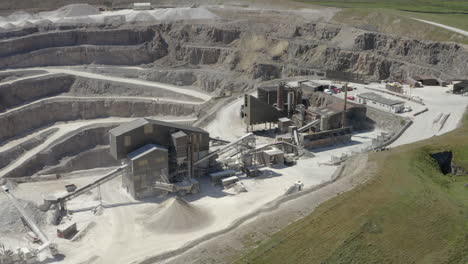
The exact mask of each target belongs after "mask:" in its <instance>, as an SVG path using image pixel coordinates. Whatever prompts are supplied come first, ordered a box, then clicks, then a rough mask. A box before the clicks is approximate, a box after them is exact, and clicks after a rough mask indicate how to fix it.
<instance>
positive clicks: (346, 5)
mask: <svg viewBox="0 0 468 264" xmlns="http://www.w3.org/2000/svg"><path fill="white" fill-rule="evenodd" d="M296 1H300V2H303V3H310V4H314V5H321V6H331V7H339V8H342V10H341V11H340V12H338V13H337V14H336V15H335V17H334V18H333V20H334V21H335V22H339V23H343V24H349V25H353V26H358V27H362V26H366V27H369V26H370V29H372V28H373V29H375V30H378V31H381V32H383V33H387V34H395V35H399V36H406V37H412V38H420V39H426V40H434V41H451V42H457V43H462V44H468V37H466V36H463V35H460V34H456V33H454V32H451V31H449V30H446V29H442V28H439V27H436V26H432V25H428V24H425V23H422V22H418V21H415V20H413V19H412V18H418V19H424V20H429V21H433V22H436V23H440V24H444V25H448V26H452V27H455V28H459V29H462V30H466V31H468V14H462V13H468V1H460V0H455V1H451V0H375V1H370V0H329V1H323V0H322V1H320V0H317V1H316V0H296ZM433 12H439V13H433ZM444 12H445V13H444ZM456 13H458V14H456Z"/></svg>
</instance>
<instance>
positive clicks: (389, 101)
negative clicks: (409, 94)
mask: <svg viewBox="0 0 468 264" xmlns="http://www.w3.org/2000/svg"><path fill="white" fill-rule="evenodd" d="M357 96H358V97H361V98H364V99H367V100H371V101H374V102H377V103H381V104H385V105H396V104H403V103H404V102H403V101H398V100H393V99H389V98H385V97H383V96H381V95H379V94H375V93H362V94H358V95H357Z"/></svg>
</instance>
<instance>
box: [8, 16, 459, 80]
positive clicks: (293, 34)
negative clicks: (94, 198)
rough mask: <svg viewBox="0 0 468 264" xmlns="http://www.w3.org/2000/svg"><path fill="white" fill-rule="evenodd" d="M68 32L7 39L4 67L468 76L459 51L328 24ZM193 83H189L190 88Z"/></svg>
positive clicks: (267, 77)
mask: <svg viewBox="0 0 468 264" xmlns="http://www.w3.org/2000/svg"><path fill="white" fill-rule="evenodd" d="M69 27H70V28H68V30H66V31H64V30H59V31H56V30H55V31H48V30H45V29H44V28H41V30H40V31H38V30H36V31H35V30H29V31H24V30H23V31H21V32H17V33H16V34H13V33H11V34H9V35H8V34H5V33H3V34H2V35H0V38H1V41H0V67H1V68H8V67H32V66H44V65H57V66H58V65H78V64H91V63H95V64H107V65H140V64H148V63H156V64H159V65H163V66H165V67H166V66H168V67H174V66H180V65H185V66H195V67H197V66H203V67H205V66H216V68H217V69H222V70H224V71H226V72H229V71H233V72H236V73H240V74H243V75H245V76H246V77H248V78H254V79H257V78H260V79H263V80H270V79H274V78H279V77H289V76H296V75H304V74H308V73H310V72H311V71H312V72H313V71H316V70H320V71H323V72H326V71H334V72H353V73H356V74H359V75H361V76H362V78H363V79H366V80H381V79H396V80H398V79H404V78H406V77H407V76H411V75H415V74H425V75H434V76H435V77H440V78H445V79H457V78H463V77H466V76H467V75H468V65H467V64H466V61H468V52H467V51H466V50H465V49H464V48H463V47H462V46H460V45H458V44H452V43H439V42H431V41H421V40H415V39H409V38H403V37H396V36H388V35H385V34H381V33H377V32H370V31H365V30H361V29H353V30H349V29H348V28H342V27H340V26H337V25H331V24H324V23H304V24H292V25H291V24H281V23H279V24H276V25H271V24H269V23H266V22H265V23H254V24H249V23H247V22H232V23H229V24H223V23H217V24H193V25H189V24H185V23H183V22H174V23H166V24H157V25H135V26H133V27H131V28H128V26H127V28H118V27H117V28H112V29H100V28H93V27H86V28H80V27H78V26H76V25H75V26H69ZM122 27H125V26H122ZM55 29H57V28H55ZM192 80H193V78H186V81H185V83H189V82H190V81H192Z"/></svg>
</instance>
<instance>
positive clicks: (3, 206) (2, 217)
mask: <svg viewBox="0 0 468 264" xmlns="http://www.w3.org/2000/svg"><path fill="white" fill-rule="evenodd" d="M18 201H19V202H20V203H21V204H22V205H23V207H24V209H25V211H26V212H27V213H28V214H29V216H30V217H31V218H32V219H33V221H34V222H35V223H36V224H37V225H39V226H42V225H44V224H46V222H47V213H46V212H42V211H41V210H39V208H38V207H37V206H36V205H35V204H34V203H33V202H31V201H24V200H18ZM0 212H1V213H0V233H4V234H8V233H20V232H26V231H29V228H28V227H27V226H25V225H24V224H23V221H22V220H21V214H20V212H19V211H18V210H17V209H16V207H15V206H14V205H13V204H12V203H11V202H10V201H9V200H4V201H1V202H0Z"/></svg>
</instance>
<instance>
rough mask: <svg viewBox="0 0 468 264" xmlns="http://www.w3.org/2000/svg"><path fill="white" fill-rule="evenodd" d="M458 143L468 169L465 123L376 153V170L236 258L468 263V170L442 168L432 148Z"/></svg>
mask: <svg viewBox="0 0 468 264" xmlns="http://www.w3.org/2000/svg"><path fill="white" fill-rule="evenodd" d="M441 150H452V151H453V152H454V159H455V162H456V163H457V164H459V165H461V166H463V167H464V168H465V169H467V170H468V114H467V115H465V120H464V125H463V127H462V128H459V129H457V130H455V131H453V132H450V133H448V134H445V135H443V136H439V137H434V138H432V139H429V140H425V141H422V142H418V143H415V144H411V145H406V146H402V147H398V148H395V149H392V150H391V151H388V152H379V153H374V154H372V155H371V156H370V160H371V161H373V162H375V163H376V164H377V166H378V169H377V172H376V176H375V177H374V178H373V179H372V180H370V181H369V182H368V183H366V184H365V185H362V186H360V187H357V188H356V189H354V190H352V191H350V192H347V193H344V194H342V195H340V196H338V197H336V198H333V199H331V200H329V201H327V202H326V203H324V204H322V205H321V206H319V208H317V210H315V211H314V212H313V213H312V214H310V215H309V216H307V217H305V218H303V219H302V220H299V221H297V222H295V223H293V224H291V225H290V226H288V227H286V228H285V229H283V230H281V231H280V232H278V233H276V234H274V235H273V236H272V237H271V238H270V239H268V240H267V241H264V242H262V243H260V245H259V246H258V247H257V248H255V249H253V250H252V251H251V252H248V253H247V254H246V255H245V256H243V257H242V258H240V259H239V260H238V261H237V263H255V264H257V263H258V264H260V263H269V264H274V263H281V264H283V263H398V264H399V263H437V264H443V263H447V264H448V263H450V264H466V263H468V188H467V187H465V184H467V183H468V176H461V177H455V176H448V175H443V174H441V173H440V172H439V170H438V166H437V165H436V163H435V161H433V160H432V159H431V158H430V157H429V153H432V152H435V151H441Z"/></svg>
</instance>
